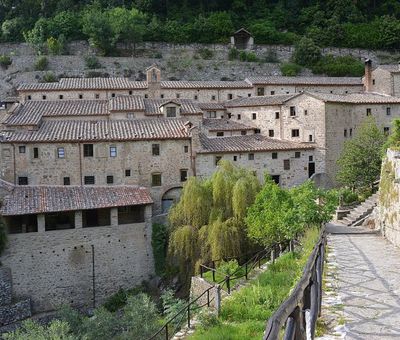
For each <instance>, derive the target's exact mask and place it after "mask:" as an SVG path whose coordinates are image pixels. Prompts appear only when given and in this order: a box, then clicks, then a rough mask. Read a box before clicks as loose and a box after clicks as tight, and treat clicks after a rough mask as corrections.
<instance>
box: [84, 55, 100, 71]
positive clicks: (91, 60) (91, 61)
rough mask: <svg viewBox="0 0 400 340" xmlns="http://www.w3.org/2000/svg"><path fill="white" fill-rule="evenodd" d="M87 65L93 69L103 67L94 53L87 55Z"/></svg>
mask: <svg viewBox="0 0 400 340" xmlns="http://www.w3.org/2000/svg"><path fill="white" fill-rule="evenodd" d="M85 66H86V68H89V69H91V70H92V69H95V68H101V64H100V62H99V59H97V57H96V56H94V55H87V56H85Z"/></svg>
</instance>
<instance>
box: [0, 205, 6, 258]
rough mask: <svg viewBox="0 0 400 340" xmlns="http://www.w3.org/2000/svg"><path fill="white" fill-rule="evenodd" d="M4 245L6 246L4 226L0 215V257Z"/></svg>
mask: <svg viewBox="0 0 400 340" xmlns="http://www.w3.org/2000/svg"><path fill="white" fill-rule="evenodd" d="M0 206H1V202H0ZM6 245H7V231H6V224H5V222H4V219H3V217H2V216H1V215H0V255H1V254H2V253H3V251H4V249H5V247H6Z"/></svg>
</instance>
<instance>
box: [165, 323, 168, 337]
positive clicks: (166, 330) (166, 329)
mask: <svg viewBox="0 0 400 340" xmlns="http://www.w3.org/2000/svg"><path fill="white" fill-rule="evenodd" d="M165 340H169V336H168V324H166V325H165Z"/></svg>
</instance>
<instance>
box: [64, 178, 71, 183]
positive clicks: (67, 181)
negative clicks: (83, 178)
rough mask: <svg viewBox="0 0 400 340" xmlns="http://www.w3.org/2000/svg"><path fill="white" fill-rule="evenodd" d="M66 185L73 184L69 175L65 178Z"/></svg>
mask: <svg viewBox="0 0 400 340" xmlns="http://www.w3.org/2000/svg"><path fill="white" fill-rule="evenodd" d="M63 182H64V185H71V179H70V178H69V177H64V178H63Z"/></svg>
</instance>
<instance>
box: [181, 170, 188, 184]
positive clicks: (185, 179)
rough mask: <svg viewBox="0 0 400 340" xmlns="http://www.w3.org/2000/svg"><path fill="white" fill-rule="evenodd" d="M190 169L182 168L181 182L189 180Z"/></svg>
mask: <svg viewBox="0 0 400 340" xmlns="http://www.w3.org/2000/svg"><path fill="white" fill-rule="evenodd" d="M187 175H188V171H187V170H186V169H182V170H181V182H186V181H187Z"/></svg>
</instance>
